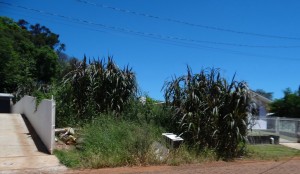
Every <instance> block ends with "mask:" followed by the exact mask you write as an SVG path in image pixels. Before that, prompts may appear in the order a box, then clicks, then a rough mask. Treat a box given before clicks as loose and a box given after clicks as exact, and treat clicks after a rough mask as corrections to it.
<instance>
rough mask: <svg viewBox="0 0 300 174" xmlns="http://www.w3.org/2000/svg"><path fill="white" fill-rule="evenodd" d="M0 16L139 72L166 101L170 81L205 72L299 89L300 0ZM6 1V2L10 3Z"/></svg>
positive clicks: (34, 4) (48, 3)
mask: <svg viewBox="0 0 300 174" xmlns="http://www.w3.org/2000/svg"><path fill="white" fill-rule="evenodd" d="M0 2H1V3H0V15H1V16H8V17H10V18H13V19H14V20H19V19H25V20H26V21H28V22H30V23H31V24H35V23H40V24H41V25H44V26H46V27H48V28H50V29H51V31H53V32H54V33H57V34H59V35H60V41H61V42H62V43H65V44H66V48H67V50H66V54H68V55H69V56H75V57H77V58H82V57H83V55H84V54H85V55H86V56H87V57H88V58H98V57H99V58H104V57H107V56H108V55H111V56H113V57H114V60H115V61H116V63H117V64H118V65H119V66H120V67H123V66H125V65H127V64H129V65H130V66H131V67H132V68H133V70H134V71H135V72H136V75H137V80H138V83H139V86H140V88H141V90H142V91H143V92H144V93H145V94H148V95H149V96H150V97H153V98H155V99H159V100H162V99H163V92H162V91H161V88H162V86H163V84H164V82H165V81H166V80H170V79H171V78H172V77H173V76H175V75H176V76H179V75H183V74H185V73H186V65H190V66H191V68H192V69H193V72H194V73H197V72H199V71H200V70H201V69H202V68H207V67H208V68H209V67H214V68H220V69H221V72H222V74H223V76H225V77H226V78H228V79H231V77H232V76H233V75H234V73H236V79H237V80H244V81H246V82H247V83H248V85H249V86H250V88H252V89H253V90H255V89H264V90H265V91H267V92H273V93H274V97H275V98H281V97H282V96H283V93H282V91H283V90H284V89H285V88H287V87H290V88H292V90H296V89H298V86H299V85H300V80H299V79H300V78H299V69H300V68H299V65H300V23H299V19H300V12H299V9H300V1H297V0H294V1H293V0H285V1H284V0H264V1H261V0H244V1H238V0H207V1H204V0H202V1H199V0H189V1H182V0H151V1H149V0H126V1H125V0H63V1H61V0H43V1H40V0H26V1H24V0H9V1H8V0H0ZM7 3H8V4H7Z"/></svg>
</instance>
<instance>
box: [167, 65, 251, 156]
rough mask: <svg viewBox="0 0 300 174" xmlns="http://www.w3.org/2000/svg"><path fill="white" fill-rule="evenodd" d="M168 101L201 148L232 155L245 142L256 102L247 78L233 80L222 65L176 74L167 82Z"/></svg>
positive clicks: (181, 126) (191, 139) (191, 141)
mask: <svg viewBox="0 0 300 174" xmlns="http://www.w3.org/2000/svg"><path fill="white" fill-rule="evenodd" d="M164 89H165V92H164V96H165V100H166V104H167V105H168V106H170V107H171V110H172V111H173V114H174V117H173V118H174V120H176V122H177V123H178V125H179V129H178V130H179V131H180V132H181V133H182V136H183V137H184V139H185V140H186V141H187V142H188V143H189V144H191V145H195V146H197V147H198V148H199V150H201V149H203V148H213V149H215V150H216V152H217V153H218V155H219V156H220V157H224V158H232V157H234V156H236V155H238V153H239V147H240V145H241V144H242V145H243V144H244V143H245V138H246V134H247V126H248V117H251V115H252V111H253V110H252V105H251V104H252V102H251V97H250V93H249V90H248V87H247V85H246V84H245V82H237V81H235V80H234V77H233V79H232V81H231V82H230V83H228V82H227V80H226V79H225V78H223V77H221V74H220V72H219V70H218V69H206V70H201V71H200V73H199V74H193V73H192V70H191V69H190V67H187V75H184V76H180V77H175V78H173V79H172V80H171V81H169V82H166V83H165V85H164Z"/></svg>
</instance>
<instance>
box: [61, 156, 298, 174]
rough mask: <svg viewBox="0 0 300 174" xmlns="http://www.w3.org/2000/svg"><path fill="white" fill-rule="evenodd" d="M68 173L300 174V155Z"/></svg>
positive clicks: (67, 173)
mask: <svg viewBox="0 0 300 174" xmlns="http://www.w3.org/2000/svg"><path fill="white" fill-rule="evenodd" d="M65 173H66V174H71V173H72V174H73V173H74V174H88V173H93V174H96V173H105V174H120V173H126V174H137V173H147V174H154V173H159V174H171V173H172V174H173V173H175V174H195V173H201V174H209V173H213V174H227V173H231V174H300V157H295V158H290V159H286V160H280V161H244V160H241V161H235V162H224V161H219V162H209V163H201V164H192V165H181V166H149V167H118V168H104V169H85V170H68V171H66V172H65Z"/></svg>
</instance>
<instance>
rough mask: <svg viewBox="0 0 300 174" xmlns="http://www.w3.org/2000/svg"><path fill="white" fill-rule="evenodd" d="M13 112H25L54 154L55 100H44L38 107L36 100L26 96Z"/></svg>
mask: <svg viewBox="0 0 300 174" xmlns="http://www.w3.org/2000/svg"><path fill="white" fill-rule="evenodd" d="M13 113H20V114H25V116H26V117H27V119H28V120H29V122H30V123H31V125H32V127H33V128H34V130H35V131H36V133H37V134H38V136H39V137H40V139H41V140H42V141H43V143H44V145H45V146H46V147H47V149H48V151H49V152H50V153H51V154H52V153H53V150H54V138H55V101H54V100H45V99H44V100H42V101H41V103H40V104H39V105H38V107H37V108H36V100H35V98H34V97H31V96H24V97H23V98H22V99H21V100H20V101H18V102H17V103H16V104H15V105H14V106H13Z"/></svg>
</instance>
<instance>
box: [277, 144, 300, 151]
mask: <svg viewBox="0 0 300 174" xmlns="http://www.w3.org/2000/svg"><path fill="white" fill-rule="evenodd" d="M280 144H281V145H283V146H287V147H290V148H294V149H298V150H300V143H280Z"/></svg>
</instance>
